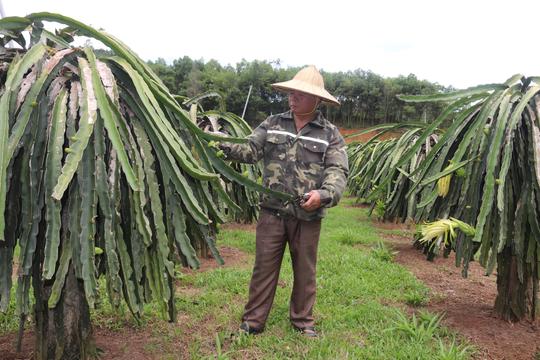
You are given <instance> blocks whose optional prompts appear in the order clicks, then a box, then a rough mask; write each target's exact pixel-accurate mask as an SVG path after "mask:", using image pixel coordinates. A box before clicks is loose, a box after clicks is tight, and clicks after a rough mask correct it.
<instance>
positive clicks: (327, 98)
mask: <svg viewBox="0 0 540 360" xmlns="http://www.w3.org/2000/svg"><path fill="white" fill-rule="evenodd" d="M272 87H273V88H274V89H277V90H280V91H284V92H288V91H291V90H298V91H301V92H305V93H307V94H310V95H315V96H317V97H318V98H320V99H321V100H322V101H324V102H327V103H330V104H333V105H341V104H340V103H339V101H338V100H337V99H336V98H335V97H333V96H332V95H331V94H330V93H329V92H328V91H326V90H325V89H321V88H320V87H317V86H313V85H311V84H308V83H306V82H304V81H301V80H297V79H292V80H289V81H284V82H279V83H275V84H272Z"/></svg>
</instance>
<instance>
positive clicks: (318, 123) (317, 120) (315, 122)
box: [281, 110, 324, 128]
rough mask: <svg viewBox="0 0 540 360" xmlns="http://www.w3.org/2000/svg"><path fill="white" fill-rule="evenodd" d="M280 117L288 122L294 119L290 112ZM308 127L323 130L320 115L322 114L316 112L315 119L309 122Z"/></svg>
mask: <svg viewBox="0 0 540 360" xmlns="http://www.w3.org/2000/svg"><path fill="white" fill-rule="evenodd" d="M281 117H282V118H284V119H289V120H293V119H294V117H293V113H292V111H291V110H289V111H287V112H284V113H283V114H281ZM308 125H313V126H316V127H319V128H324V116H323V114H322V112H321V111H320V110H317V111H316V113H315V118H314V119H313V120H311V121H310V122H309V123H308Z"/></svg>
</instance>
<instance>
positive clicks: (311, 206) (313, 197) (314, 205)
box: [302, 190, 321, 211]
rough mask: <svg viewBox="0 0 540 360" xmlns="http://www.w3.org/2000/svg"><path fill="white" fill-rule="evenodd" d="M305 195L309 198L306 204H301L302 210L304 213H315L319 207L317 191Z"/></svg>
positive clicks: (319, 200)
mask: <svg viewBox="0 0 540 360" xmlns="http://www.w3.org/2000/svg"><path fill="white" fill-rule="evenodd" d="M307 195H308V196H309V197H308V199H307V200H306V202H304V204H302V209H304V210H306V211H315V210H317V209H318V208H320V207H321V194H320V193H319V192H318V191H317V190H311V191H310V192H308V193H307Z"/></svg>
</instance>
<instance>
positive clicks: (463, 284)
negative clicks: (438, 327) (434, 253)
mask: <svg viewBox="0 0 540 360" xmlns="http://www.w3.org/2000/svg"><path fill="white" fill-rule="evenodd" d="M374 224H375V225H376V226H379V227H380V228H384V229H389V228H390V229H392V228H393V229H403V230H406V228H405V226H403V225H389V224H382V225H380V224H379V223H376V222H375V223H374ZM381 235H382V236H383V237H385V238H386V239H388V242H389V243H390V244H391V245H392V247H393V248H394V249H395V250H397V251H398V254H397V255H396V262H397V263H399V264H401V265H403V266H405V267H407V268H408V269H409V270H410V271H411V272H412V273H413V274H414V275H415V276H416V277H417V278H418V279H419V280H421V281H422V282H424V283H425V284H426V285H427V286H428V287H429V288H430V289H431V300H430V302H429V304H428V305H427V306H426V309H427V310H428V311H433V312H444V313H445V314H446V315H445V317H444V320H443V322H444V324H445V325H447V326H448V327H450V328H452V329H454V330H456V331H458V332H459V333H461V334H463V335H464V336H465V337H466V338H467V339H469V341H470V342H471V343H473V344H474V345H475V346H477V348H478V349H479V351H478V353H477V356H476V358H477V359H497V360H499V359H505V360H521V359H526V360H535V354H536V356H538V354H540V328H539V326H538V325H539V324H536V325H535V324H531V323H530V322H527V321H523V322H521V323H518V324H512V323H509V322H506V321H503V320H500V319H498V318H497V317H496V316H495V314H494V313H493V310H492V309H493V304H494V302H495V296H496V294H497V284H496V277H495V275H491V276H489V277H487V276H485V275H484V269H483V268H482V267H481V266H480V265H479V264H478V263H476V262H473V263H471V266H470V269H469V276H468V278H467V279H464V278H463V277H462V276H461V268H457V267H456V266H455V257H454V254H453V253H452V255H450V257H449V258H447V259H445V258H443V257H438V258H437V259H435V261H434V262H429V261H426V259H425V257H424V255H423V254H422V252H421V251H419V250H417V249H415V248H414V247H413V246H412V243H411V239H410V238H409V237H404V236H397V235H388V234H386V233H385V234H381ZM536 359H538V357H537V358H536Z"/></svg>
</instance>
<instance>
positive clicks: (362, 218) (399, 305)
mask: <svg viewBox="0 0 540 360" xmlns="http://www.w3.org/2000/svg"><path fill="white" fill-rule="evenodd" d="M352 204H353V201H352V200H350V199H344V201H343V202H342V204H341V205H340V206H338V207H335V208H332V209H330V211H329V212H328V216H327V218H326V219H325V220H324V221H323V227H322V232H321V239H320V243H319V256H318V263H317V268H318V270H317V284H318V292H317V302H316V304H315V310H314V315H315V318H316V323H317V328H318V330H319V332H320V337H319V339H316V340H313V339H306V338H304V337H302V336H300V335H299V334H298V333H296V332H295V331H293V329H292V328H291V326H290V323H289V320H288V312H289V297H290V292H291V288H292V269H291V260H290V256H289V254H288V251H287V252H286V255H285V258H284V260H283V265H282V270H281V275H280V281H279V286H278V288H277V292H276V298H275V300H274V305H273V308H272V311H271V313H270V316H269V319H268V322H267V324H266V331H265V332H264V333H263V334H261V335H258V336H254V337H231V333H233V332H235V331H236V329H237V327H238V325H239V323H240V317H241V315H242V310H243V306H244V304H245V301H246V300H247V295H248V294H247V291H248V285H249V280H250V276H251V269H252V265H253V259H254V253H255V234H254V233H253V232H249V231H242V230H223V231H221V232H220V234H219V236H218V245H226V246H229V247H235V248H238V249H240V250H242V251H243V252H245V253H247V254H248V257H247V260H246V261H245V262H242V263H240V264H239V265H235V266H234V267H233V266H224V267H218V268H216V269H214V270H209V271H205V272H190V273H186V272H180V273H179V276H178V281H177V283H178V290H177V299H176V306H177V310H178V318H179V320H178V322H177V323H172V324H171V323H167V322H166V320H164V319H163V318H161V316H160V312H159V309H158V307H157V306H156V305H155V304H149V305H147V306H146V307H145V315H144V316H143V317H142V319H141V320H140V322H139V323H137V322H136V321H135V320H133V318H132V317H131V315H130V314H129V311H128V310H127V309H126V308H125V306H123V307H121V309H114V308H112V307H111V306H110V304H108V302H107V300H106V296H103V297H102V301H101V303H100V304H99V306H98V308H97V309H96V310H95V311H94V312H93V315H92V318H93V321H94V323H95V324H96V325H97V326H98V327H105V328H108V329H111V330H114V331H118V332H122V329H123V328H125V327H131V328H135V329H139V331H143V332H144V334H145V336H148V341H147V345H146V346H145V351H147V352H148V353H154V354H155V353H156V351H158V350H157V349H159V352H160V353H161V354H162V358H163V359H178V358H192V359H201V358H203V359H205V358H208V359H261V358H264V359H468V358H470V355H471V353H472V352H473V351H472V348H471V347H470V346H469V345H467V344H464V343H463V342H462V341H461V340H460V339H459V338H458V336H457V335H456V334H454V333H452V332H451V331H450V330H448V329H446V328H444V327H442V326H441V325H440V318H439V315H437V314H429V313H427V312H422V311H421V310H420V311H418V312H417V313H416V314H415V315H414V316H411V315H409V313H410V310H407V309H410V307H408V305H410V306H414V307H422V306H423V305H425V304H426V303H427V302H428V300H429V290H428V289H427V288H426V287H425V286H424V285H423V284H422V283H420V282H419V281H418V280H417V279H416V278H415V277H414V276H413V275H412V274H411V273H410V272H409V271H407V270H406V269H405V268H403V267H401V266H400V265H398V264H396V263H394V262H393V257H394V253H393V251H392V249H391V248H389V247H388V246H387V245H386V244H385V243H384V240H383V238H382V237H381V236H380V235H379V234H381V233H382V234H384V231H383V232H381V230H380V229H376V228H374V227H373V225H372V221H371V220H370V219H369V218H367V216H366V213H367V209H365V208H359V207H352V206H351V205H352ZM388 232H391V233H392V234H396V235H399V234H401V233H400V232H399V231H396V230H390V231H388ZM100 292H103V295H105V293H104V292H105V287H104V286H103V284H101V285H100ZM2 318H3V317H2V316H1V315H0V320H2ZM0 324H1V322H0ZM12 326H13V324H10V325H9V326H7V327H8V328H12ZM4 330H6V329H5V328H4ZM180 343H183V344H184V345H185V346H184V347H183V349H186V350H184V353H182V354H180V353H178V347H179V346H178V344H180ZM185 351H187V353H185Z"/></svg>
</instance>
